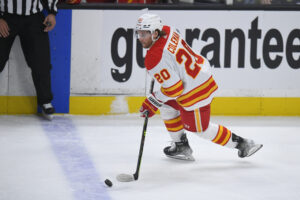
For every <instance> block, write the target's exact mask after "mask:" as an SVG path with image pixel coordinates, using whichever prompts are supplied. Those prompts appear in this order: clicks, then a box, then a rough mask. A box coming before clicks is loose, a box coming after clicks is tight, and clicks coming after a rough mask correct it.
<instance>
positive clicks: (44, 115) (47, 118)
mask: <svg viewBox="0 0 300 200" xmlns="http://www.w3.org/2000/svg"><path fill="white" fill-rule="evenodd" d="M42 116H43V117H44V118H45V119H46V120H49V121H52V119H53V115H47V114H46V113H44V112H42Z"/></svg>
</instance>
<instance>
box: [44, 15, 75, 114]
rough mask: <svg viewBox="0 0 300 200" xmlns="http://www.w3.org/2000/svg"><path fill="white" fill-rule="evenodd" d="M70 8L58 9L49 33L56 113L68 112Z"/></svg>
mask: <svg viewBox="0 0 300 200" xmlns="http://www.w3.org/2000/svg"><path fill="white" fill-rule="evenodd" d="M71 31H72V10H59V11H58V14H57V15H56V27H55V28H54V30H52V31H51V32H50V33H49V36H50V48H51V63H52V71H51V75H52V77H51V81H52V92H53V96H54V99H53V101H52V103H53V106H54V107H55V109H56V112H57V113H69V97H70V74H71Z"/></svg>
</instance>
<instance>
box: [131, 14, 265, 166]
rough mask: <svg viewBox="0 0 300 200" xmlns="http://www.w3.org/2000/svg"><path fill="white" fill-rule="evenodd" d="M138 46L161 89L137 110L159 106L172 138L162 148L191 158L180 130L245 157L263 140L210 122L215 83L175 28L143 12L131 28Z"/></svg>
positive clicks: (205, 63)
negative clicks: (239, 133) (139, 45)
mask: <svg viewBox="0 0 300 200" xmlns="http://www.w3.org/2000/svg"><path fill="white" fill-rule="evenodd" d="M135 33H136V36H137V38H138V40H139V41H140V43H141V44H142V46H143V48H146V49H148V51H147V54H146V57H145V67H146V69H147V72H148V73H149V74H150V76H151V77H153V78H154V79H155V80H156V82H157V83H159V84H160V90H158V91H156V92H154V93H152V94H150V95H149V96H148V97H147V98H146V99H145V100H144V102H143V104H142V106H141V108H140V113H141V116H142V117H145V112H146V111H148V113H149V114H148V116H149V117H152V116H153V115H154V114H155V113H156V111H157V110H158V109H160V112H161V117H162V119H163V120H164V123H165V126H166V128H167V130H168V132H169V134H170V136H171V138H172V144H171V146H167V147H166V148H164V153H165V154H166V156H168V157H171V158H176V159H183V160H194V157H193V156H192V152H193V151H192V149H191V147H190V146H189V143H188V139H187V137H186V134H185V132H184V130H188V131H191V132H194V133H196V134H197V135H198V136H200V137H201V138H204V139H207V140H210V141H212V142H214V143H216V144H219V145H222V146H225V147H229V148H236V149H238V156H239V157H241V158H243V157H249V156H251V155H252V154H254V153H255V152H257V151H258V150H259V149H260V148H262V146H263V145H262V144H255V143H254V141H253V140H250V139H245V138H242V137H240V136H238V135H236V134H234V133H232V132H231V131H230V130H229V129H228V128H226V127H224V126H222V125H218V124H214V123H212V122H210V104H211V102H212V100H213V97H214V96H215V91H216V90H217V89H218V85H217V84H216V82H215V80H214V78H213V76H212V74H211V72H210V68H211V66H210V64H209V62H208V60H207V59H206V58H204V57H203V56H201V55H198V54H196V53H195V52H194V51H193V50H192V49H191V47H190V46H189V45H188V44H187V43H186V42H185V40H184V39H183V38H182V36H181V35H180V33H179V32H178V31H177V30H175V29H174V28H172V27H169V26H163V25H162V21H161V19H160V17H159V16H158V15H156V14H150V13H147V14H143V15H142V16H140V17H139V18H138V22H137V24H136V30H135Z"/></svg>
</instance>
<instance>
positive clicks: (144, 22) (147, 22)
mask: <svg viewBox="0 0 300 200" xmlns="http://www.w3.org/2000/svg"><path fill="white" fill-rule="evenodd" d="M162 28H163V25H162V21H161V19H160V17H159V16H158V15H156V14H151V13H146V14H143V15H141V16H140V17H139V19H138V21H137V24H136V27H135V31H138V30H141V31H143V30H144V31H150V32H151V33H153V32H154V31H155V30H157V29H158V30H159V31H161V30H162Z"/></svg>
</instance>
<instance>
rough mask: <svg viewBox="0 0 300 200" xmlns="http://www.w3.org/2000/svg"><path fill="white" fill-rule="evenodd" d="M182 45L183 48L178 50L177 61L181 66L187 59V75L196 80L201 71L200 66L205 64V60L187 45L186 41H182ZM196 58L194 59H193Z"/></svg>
mask: <svg viewBox="0 0 300 200" xmlns="http://www.w3.org/2000/svg"><path fill="white" fill-rule="evenodd" d="M181 44H182V45H183V47H184V49H183V48H180V49H178V51H177V52H176V55H175V56H176V61H177V62H178V63H179V64H182V62H183V61H184V58H185V62H184V67H185V70H186V73H187V74H188V75H189V76H191V77H192V78H193V79H194V78H196V76H197V75H198V74H199V72H200V71H201V67H200V65H201V64H203V62H204V59H203V58H202V57H201V56H200V55H197V54H196V53H195V52H194V51H193V50H192V49H191V48H190V47H189V45H187V43H185V41H184V40H181ZM193 58H194V59H193Z"/></svg>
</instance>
